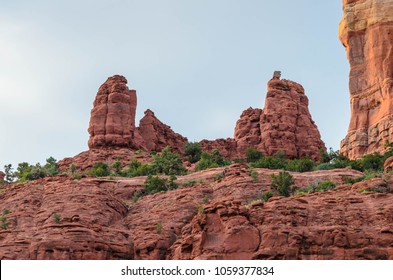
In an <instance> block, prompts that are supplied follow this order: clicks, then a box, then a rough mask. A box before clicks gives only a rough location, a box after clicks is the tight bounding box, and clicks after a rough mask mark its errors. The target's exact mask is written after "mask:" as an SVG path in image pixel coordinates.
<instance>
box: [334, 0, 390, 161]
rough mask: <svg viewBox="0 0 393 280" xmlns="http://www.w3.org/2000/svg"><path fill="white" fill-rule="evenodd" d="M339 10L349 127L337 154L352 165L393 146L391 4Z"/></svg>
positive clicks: (374, 0) (355, 3) (354, 2)
mask: <svg viewBox="0 0 393 280" xmlns="http://www.w3.org/2000/svg"><path fill="white" fill-rule="evenodd" d="M343 10H344V16H343V19H342V21H341V23H340V28H339V37H340V40H341V42H342V43H343V45H344V47H345V48H346V52H347V57H348V60H349V64H350V66H351V70H350V74H349V91H350V103H351V121H350V124H349V128H348V134H347V136H346V137H345V139H344V140H342V142H341V153H342V154H344V155H346V156H348V157H349V158H351V159H355V158H359V157H361V156H362V155H365V154H369V153H373V152H383V151H384V150H385V143H386V141H389V142H392V141H393V125H392V124H393V99H392V96H393V1H378V0H351V1H349V0H343Z"/></svg>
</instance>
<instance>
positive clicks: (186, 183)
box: [181, 180, 198, 187]
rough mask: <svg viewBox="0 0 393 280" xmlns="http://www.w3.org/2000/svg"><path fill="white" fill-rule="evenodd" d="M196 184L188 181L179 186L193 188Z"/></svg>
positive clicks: (193, 181)
mask: <svg viewBox="0 0 393 280" xmlns="http://www.w3.org/2000/svg"><path fill="white" fill-rule="evenodd" d="M197 183H198V182H197V181H195V180H190V181H187V182H184V183H182V184H181V186H182V187H193V186H195V185H196V184H197Z"/></svg>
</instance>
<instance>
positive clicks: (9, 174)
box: [4, 164, 15, 183]
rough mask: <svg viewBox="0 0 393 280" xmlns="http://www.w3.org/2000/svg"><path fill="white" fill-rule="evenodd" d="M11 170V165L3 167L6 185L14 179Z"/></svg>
mask: <svg viewBox="0 0 393 280" xmlns="http://www.w3.org/2000/svg"><path fill="white" fill-rule="evenodd" d="M12 170H13V168H12V164H7V165H4V173H5V180H6V181H7V182H8V183H11V182H13V181H14V179H15V175H14V172H13V171H12Z"/></svg>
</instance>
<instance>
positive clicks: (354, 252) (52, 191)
mask: <svg viewBox="0 0 393 280" xmlns="http://www.w3.org/2000/svg"><path fill="white" fill-rule="evenodd" d="M247 169H248V168H247V166H245V165H233V166H231V167H228V168H226V170H225V176H224V178H223V179H221V180H219V181H216V180H215V177H216V175H217V174H219V173H222V172H223V171H224V168H216V169H211V170H206V171H202V172H198V173H193V174H189V175H186V176H179V177H178V183H179V184H182V183H186V182H189V181H196V182H197V184H196V185H195V186H193V187H183V188H179V189H177V190H173V191H168V192H161V193H157V194H154V195H147V196H145V197H142V198H140V199H139V200H138V201H137V202H134V201H133V200H132V196H133V194H134V193H135V192H136V191H138V190H141V189H142V188H143V187H142V185H143V182H144V180H145V177H137V178H131V179H130V178H113V179H109V178H98V179H94V178H83V179H81V180H72V179H71V178H69V177H68V176H66V175H59V176H56V177H52V178H45V179H40V180H36V181H32V182H29V183H26V184H12V185H10V186H8V187H7V188H4V189H3V191H2V192H1V193H0V198H1V199H0V209H2V210H5V209H7V210H9V211H8V213H6V214H4V216H5V218H6V220H5V222H6V223H7V226H6V227H5V228H2V229H0V259H129V260H130V259H393V249H392V247H391V243H392V240H393V237H392V236H393V227H392V225H393V220H392V217H393V206H392V205H393V204H392V201H393V194H388V193H376V192H362V190H364V189H366V188H370V187H371V188H384V189H386V190H388V189H392V186H393V182H392V181H391V180H387V181H386V180H384V179H381V178H377V179H373V180H369V181H365V182H360V183H357V184H354V185H352V186H351V185H342V186H340V187H337V188H336V189H334V190H332V191H328V192H324V193H315V194H310V195H305V196H301V197H292V198H272V199H271V200H270V201H269V202H266V203H263V202H252V201H253V200H255V199H256V198H258V196H259V194H260V193H261V191H267V190H270V188H271V186H270V184H271V179H270V174H271V173H277V172H278V171H274V170H266V169H255V170H256V171H257V173H258V182H255V180H254V179H253V178H252V177H251V176H250V173H249V171H248V170H247ZM292 175H293V176H294V178H295V181H296V185H298V186H299V187H304V186H307V185H309V184H310V183H312V182H321V181H323V180H331V181H334V182H337V183H338V184H340V183H341V182H342V179H343V178H344V177H358V176H360V175H362V174H361V173H360V172H357V171H353V170H346V169H342V170H330V171H318V172H308V173H296V172H295V173H292ZM198 209H199V210H198ZM201 209H204V210H203V211H202V210H201Z"/></svg>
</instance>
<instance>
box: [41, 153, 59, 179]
mask: <svg viewBox="0 0 393 280" xmlns="http://www.w3.org/2000/svg"><path fill="white" fill-rule="evenodd" d="M44 169H45V173H46V174H47V175H48V176H55V175H57V174H59V172H60V171H59V167H58V165H57V160H56V159H55V158H53V157H49V158H47V159H46V164H45V166H44Z"/></svg>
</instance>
